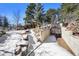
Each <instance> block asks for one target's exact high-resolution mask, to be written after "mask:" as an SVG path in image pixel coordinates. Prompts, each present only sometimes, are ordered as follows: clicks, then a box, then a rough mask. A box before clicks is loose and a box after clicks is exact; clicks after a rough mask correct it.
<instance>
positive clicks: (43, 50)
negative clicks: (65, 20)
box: [34, 36, 72, 56]
mask: <svg viewBox="0 0 79 59" xmlns="http://www.w3.org/2000/svg"><path fill="white" fill-rule="evenodd" d="M55 41H56V38H55V36H50V37H49V38H48V39H47V40H46V41H45V43H43V44H42V45H41V46H40V47H39V48H37V49H36V50H35V51H34V52H35V56H72V54H71V53H70V52H68V51H67V50H66V49H64V48H62V47H60V46H59V45H58V44H57V42H55Z"/></svg>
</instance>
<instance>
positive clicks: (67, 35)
mask: <svg viewBox="0 0 79 59" xmlns="http://www.w3.org/2000/svg"><path fill="white" fill-rule="evenodd" d="M61 32H62V38H63V40H64V41H65V42H66V43H67V45H68V46H69V47H70V49H71V50H72V51H73V53H74V54H75V55H77V56H79V37H75V36H73V35H72V32H71V31H68V30H67V29H66V28H65V27H63V26H61Z"/></svg>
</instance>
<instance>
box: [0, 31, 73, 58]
mask: <svg viewBox="0 0 79 59" xmlns="http://www.w3.org/2000/svg"><path fill="white" fill-rule="evenodd" d="M30 35H31V36H34V35H33V33H31V34H30ZM22 38H23V37H22V35H20V34H18V33H16V32H14V31H13V32H12V31H11V32H8V34H6V35H4V36H2V37H0V56H12V55H14V51H15V49H16V44H17V43H19V42H21V41H22ZM34 38H35V36H34V37H32V38H31V39H34ZM31 39H30V40H29V42H31V41H32V40H31ZM35 39H36V38H35ZM34 45H35V46H34V48H35V47H36V46H37V45H38V44H34ZM32 49H33V48H32ZM34 54H35V56H72V54H70V53H69V52H68V51H67V50H66V49H64V48H62V47H60V46H59V45H58V44H57V42H56V38H55V36H50V37H49V38H48V39H47V40H46V41H45V43H43V44H42V45H41V46H40V47H39V48H38V49H36V50H35V51H34Z"/></svg>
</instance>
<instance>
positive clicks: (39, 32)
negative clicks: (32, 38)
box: [33, 25, 51, 42]
mask: <svg viewBox="0 0 79 59" xmlns="http://www.w3.org/2000/svg"><path fill="white" fill-rule="evenodd" d="M50 28H51V26H50V25H47V26H43V27H38V28H34V29H33V30H34V32H35V33H36V34H35V35H36V37H37V39H38V41H41V42H42V41H44V40H45V39H46V38H47V37H48V36H49V35H50Z"/></svg>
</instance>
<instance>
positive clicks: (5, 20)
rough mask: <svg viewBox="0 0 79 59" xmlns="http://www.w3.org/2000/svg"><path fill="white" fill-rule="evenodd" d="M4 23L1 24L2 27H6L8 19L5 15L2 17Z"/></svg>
mask: <svg viewBox="0 0 79 59" xmlns="http://www.w3.org/2000/svg"><path fill="white" fill-rule="evenodd" d="M3 24H4V25H3V27H8V25H9V24H8V19H7V17H4V23H3Z"/></svg>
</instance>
